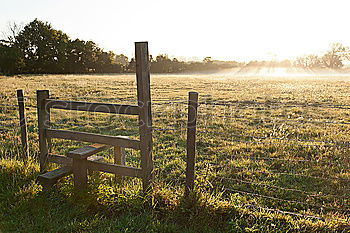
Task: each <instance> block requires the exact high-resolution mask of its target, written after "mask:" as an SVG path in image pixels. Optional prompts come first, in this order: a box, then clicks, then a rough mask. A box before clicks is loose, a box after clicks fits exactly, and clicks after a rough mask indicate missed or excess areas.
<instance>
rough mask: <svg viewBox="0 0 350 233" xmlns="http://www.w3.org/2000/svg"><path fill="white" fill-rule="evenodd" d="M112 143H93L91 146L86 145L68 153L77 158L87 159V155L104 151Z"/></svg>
mask: <svg viewBox="0 0 350 233" xmlns="http://www.w3.org/2000/svg"><path fill="white" fill-rule="evenodd" d="M110 147H111V146H110V145H104V144H92V145H89V146H84V147H81V148H78V149H75V150H72V151H69V152H68V153H66V155H67V156H68V157H71V158H77V159H86V158H87V157H89V156H91V155H93V154H96V153H98V152H101V151H104V150H106V149H108V148H110Z"/></svg>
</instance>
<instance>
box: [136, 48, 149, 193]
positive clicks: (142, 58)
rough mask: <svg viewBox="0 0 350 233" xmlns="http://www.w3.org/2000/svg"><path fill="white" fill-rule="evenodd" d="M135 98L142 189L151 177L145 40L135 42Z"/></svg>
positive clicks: (147, 59)
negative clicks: (136, 102) (138, 110)
mask: <svg viewBox="0 0 350 233" xmlns="http://www.w3.org/2000/svg"><path fill="white" fill-rule="evenodd" d="M135 58H136V79H137V100H138V106H139V108H140V114H139V131H140V141H141V143H140V153H141V169H142V174H143V177H142V185H143V190H144V191H148V190H149V189H150V188H151V181H152V179H153V157H152V114H151V91H150V71H149V68H150V66H149V54H148V43H147V42H136V43H135Z"/></svg>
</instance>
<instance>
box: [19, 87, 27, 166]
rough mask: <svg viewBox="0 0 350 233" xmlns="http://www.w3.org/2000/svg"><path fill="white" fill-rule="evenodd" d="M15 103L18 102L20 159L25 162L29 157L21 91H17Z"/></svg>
mask: <svg viewBox="0 0 350 233" xmlns="http://www.w3.org/2000/svg"><path fill="white" fill-rule="evenodd" d="M17 101H18V112H19V126H20V128H21V142H22V159H23V161H24V162H26V161H27V159H28V156H29V147H28V134H27V124H26V116H25V110H24V109H25V108H24V97H23V90H17Z"/></svg>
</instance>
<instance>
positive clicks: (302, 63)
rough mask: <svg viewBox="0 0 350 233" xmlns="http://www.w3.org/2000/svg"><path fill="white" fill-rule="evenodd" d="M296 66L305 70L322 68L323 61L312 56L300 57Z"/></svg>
mask: <svg viewBox="0 0 350 233" xmlns="http://www.w3.org/2000/svg"><path fill="white" fill-rule="evenodd" d="M295 65H296V66H299V67H303V68H316V67H322V59H321V58H320V57H318V56H316V55H313V54H310V55H307V56H304V57H298V58H297V60H296V61H295Z"/></svg>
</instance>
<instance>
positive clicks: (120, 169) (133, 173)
mask: <svg viewBox="0 0 350 233" xmlns="http://www.w3.org/2000/svg"><path fill="white" fill-rule="evenodd" d="M86 164H87V168H88V169H89V170H93V171H101V172H107V173H113V174H116V175H120V176H130V177H138V178H142V170H141V169H140V168H134V167H128V166H124V165H117V164H110V163H104V162H95V161H87V162H86Z"/></svg>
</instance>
